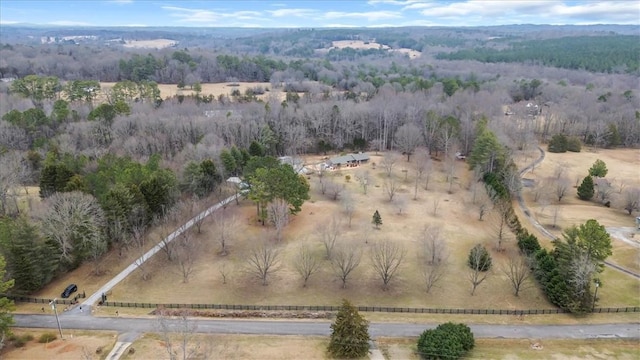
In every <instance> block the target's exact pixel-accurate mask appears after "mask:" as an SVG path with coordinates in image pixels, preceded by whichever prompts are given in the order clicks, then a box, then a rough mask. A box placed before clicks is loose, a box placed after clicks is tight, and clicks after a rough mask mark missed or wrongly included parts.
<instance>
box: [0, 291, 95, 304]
mask: <svg viewBox="0 0 640 360" xmlns="http://www.w3.org/2000/svg"><path fill="white" fill-rule="evenodd" d="M0 296H4V297H7V298H8V299H10V300H13V301H15V302H26V303H36V304H48V303H50V302H51V301H53V299H44V298H36V297H30V296H20V295H4V294H0ZM85 297H87V295H86V294H85V292H84V291H83V292H82V293H79V294H76V296H74V297H73V298H71V299H57V298H56V303H57V304H64V305H73V304H77V303H78V299H83V298H85Z"/></svg>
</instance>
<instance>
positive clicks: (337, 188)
mask: <svg viewBox="0 0 640 360" xmlns="http://www.w3.org/2000/svg"><path fill="white" fill-rule="evenodd" d="M325 182H326V184H325V187H326V195H327V196H328V197H329V199H331V200H334V201H335V200H338V197H340V194H341V193H342V191H343V190H344V186H343V185H341V184H338V183H337V182H335V181H332V180H325Z"/></svg>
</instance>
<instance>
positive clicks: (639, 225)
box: [636, 216, 640, 229]
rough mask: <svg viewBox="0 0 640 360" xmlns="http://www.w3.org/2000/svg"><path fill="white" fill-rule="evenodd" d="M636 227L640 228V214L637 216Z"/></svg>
mask: <svg viewBox="0 0 640 360" xmlns="http://www.w3.org/2000/svg"><path fill="white" fill-rule="evenodd" d="M636 227H637V228H638V229H640V216H637V217H636Z"/></svg>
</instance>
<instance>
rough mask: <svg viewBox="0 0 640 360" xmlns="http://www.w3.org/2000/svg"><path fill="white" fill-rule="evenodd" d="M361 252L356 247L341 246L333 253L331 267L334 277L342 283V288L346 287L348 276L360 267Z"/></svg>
mask: <svg viewBox="0 0 640 360" xmlns="http://www.w3.org/2000/svg"><path fill="white" fill-rule="evenodd" d="M361 258H362V250H361V248H360V247H359V246H356V245H350V246H349V245H341V246H338V247H337V248H336V249H335V250H334V251H333V256H332V257H331V267H332V268H333V272H334V274H335V276H337V277H338V279H340V281H341V282H342V288H343V289H344V288H346V287H347V279H349V275H351V273H352V272H353V270H355V269H356V268H357V267H358V265H360V259H361Z"/></svg>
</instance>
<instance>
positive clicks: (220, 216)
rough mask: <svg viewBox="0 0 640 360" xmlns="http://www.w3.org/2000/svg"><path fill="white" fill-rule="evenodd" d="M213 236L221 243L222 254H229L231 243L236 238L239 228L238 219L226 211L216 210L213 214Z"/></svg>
mask: <svg viewBox="0 0 640 360" xmlns="http://www.w3.org/2000/svg"><path fill="white" fill-rule="evenodd" d="M212 222H213V237H214V239H215V240H216V241H217V242H218V244H219V245H220V255H222V256H226V255H227V254H229V250H228V246H229V243H230V242H232V241H233V240H234V239H235V235H236V231H237V230H238V219H237V218H236V217H235V216H233V215H229V214H226V213H225V212H215V213H213V214H212Z"/></svg>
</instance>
